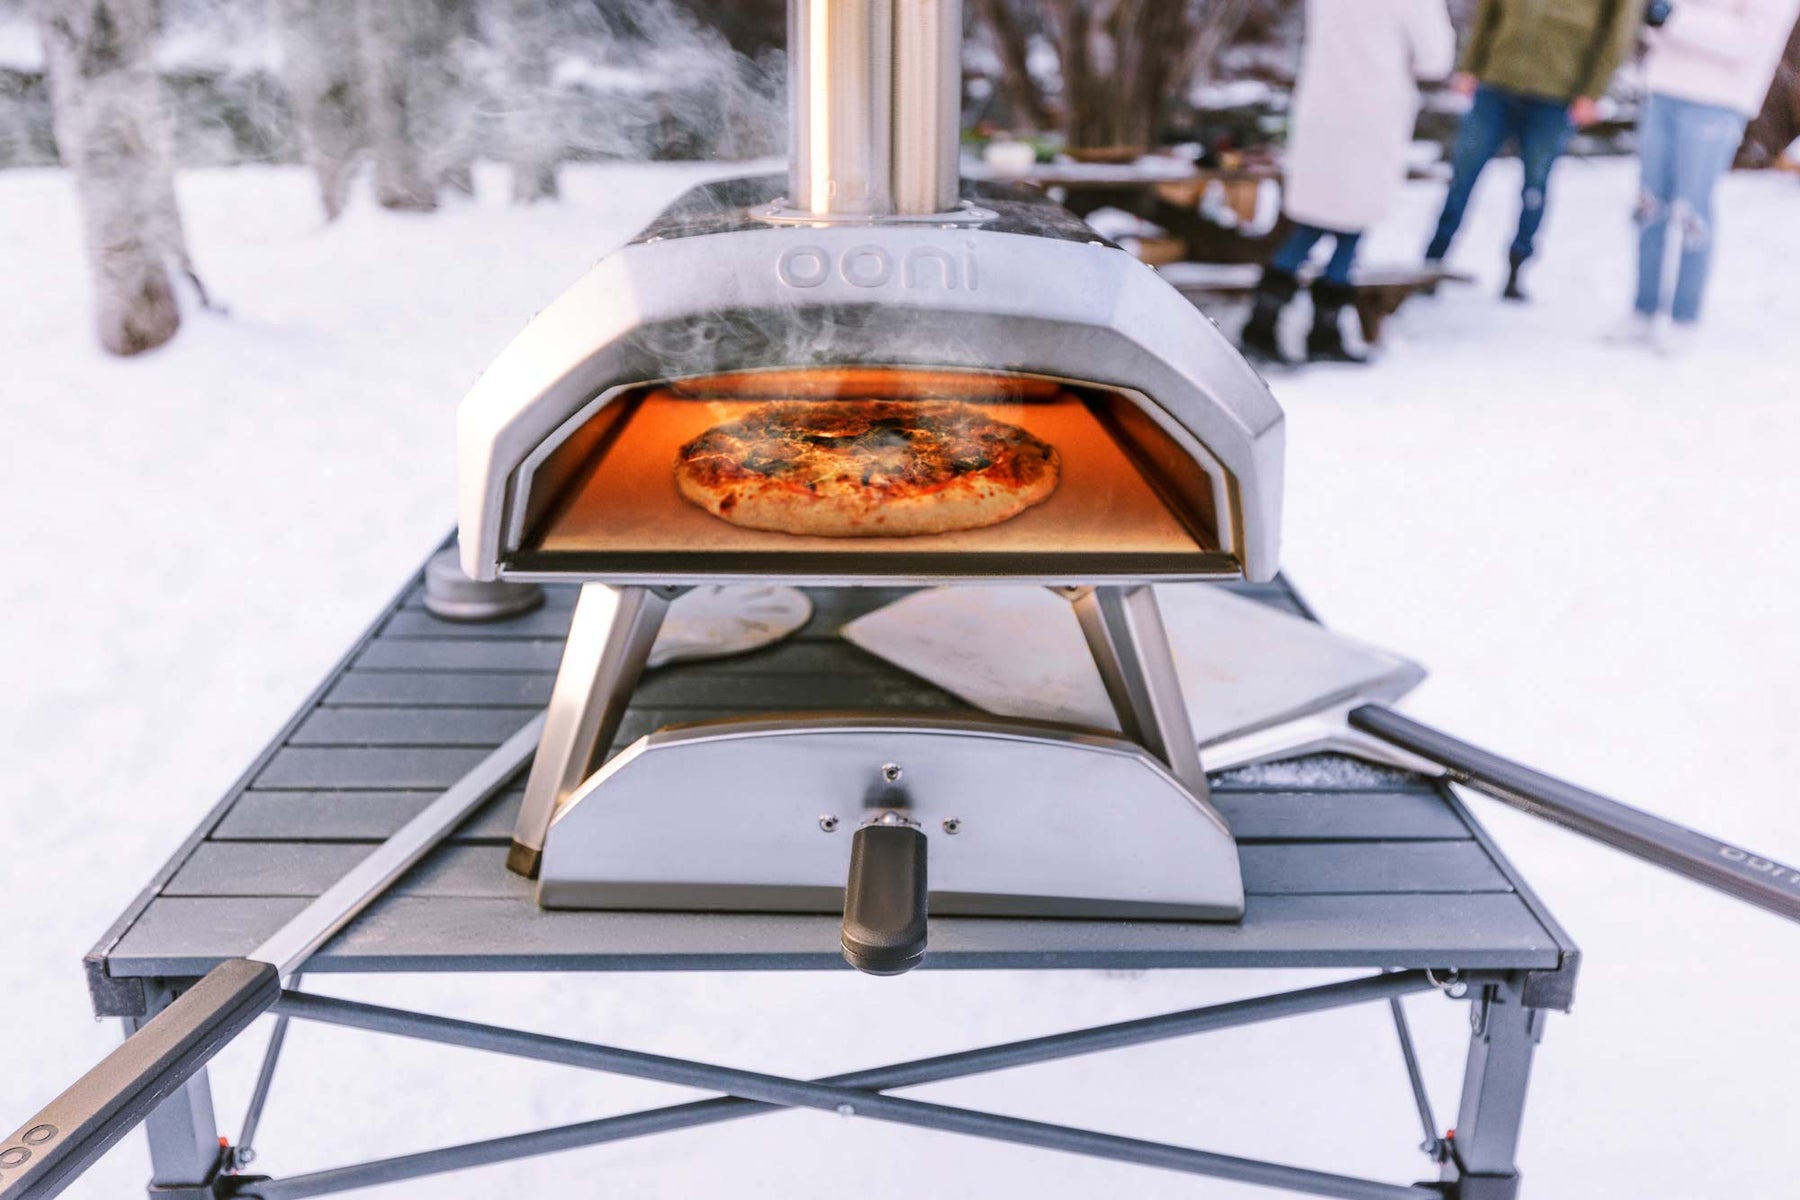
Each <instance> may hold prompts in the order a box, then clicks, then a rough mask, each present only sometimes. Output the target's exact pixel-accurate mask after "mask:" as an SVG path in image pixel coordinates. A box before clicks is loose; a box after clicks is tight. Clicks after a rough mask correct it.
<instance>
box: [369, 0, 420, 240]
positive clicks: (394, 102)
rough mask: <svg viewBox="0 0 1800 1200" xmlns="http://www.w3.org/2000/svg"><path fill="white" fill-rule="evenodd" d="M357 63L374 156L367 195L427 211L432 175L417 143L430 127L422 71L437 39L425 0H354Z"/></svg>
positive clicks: (395, 206)
mask: <svg viewBox="0 0 1800 1200" xmlns="http://www.w3.org/2000/svg"><path fill="white" fill-rule="evenodd" d="M354 7H355V9H356V18H357V20H356V33H357V51H358V54H357V62H358V66H359V69H360V73H361V76H362V88H361V92H362V102H363V106H364V114H365V117H366V120H367V125H368V134H369V148H370V150H371V151H373V153H374V157H375V199H376V202H377V203H379V204H380V205H381V206H382V207H383V208H392V209H399V210H402V211H406V212H431V211H432V210H434V209H436V208H437V186H436V181H435V180H434V179H433V178H432V177H431V176H430V175H428V174H427V173H426V168H425V164H424V162H423V161H422V153H421V146H422V143H423V142H424V139H425V136H426V134H427V133H428V131H429V128H430V123H431V122H430V114H429V113H428V112H427V105H428V103H429V99H428V98H429V93H430V91H431V88H430V85H429V83H428V82H427V81H426V79H425V76H426V74H427V73H428V72H431V71H441V70H442V63H441V62H437V61H434V60H433V58H432V54H431V52H432V50H433V48H434V44H435V42H436V41H437V39H438V38H439V35H440V31H439V30H437V29H435V28H434V25H435V24H436V15H437V14H436V12H435V11H434V10H435V5H433V4H432V3H431V0H357V2H356V3H355V5H354Z"/></svg>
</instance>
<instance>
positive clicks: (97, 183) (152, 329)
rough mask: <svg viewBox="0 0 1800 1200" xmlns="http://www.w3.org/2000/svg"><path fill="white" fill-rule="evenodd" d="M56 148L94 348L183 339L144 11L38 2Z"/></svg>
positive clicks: (177, 217)
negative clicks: (66, 175)
mask: <svg viewBox="0 0 1800 1200" xmlns="http://www.w3.org/2000/svg"><path fill="white" fill-rule="evenodd" d="M37 15H38V29H39V32H40V35H41V36H42V38H43V43H44V61H45V66H46V70H47V74H48V77H49V82H50V95H51V104H52V109H53V114H54V120H55V127H56V141H57V148H58V151H59V153H60V154H61V157H62V161H63V163H64V164H65V165H66V166H67V167H68V168H69V171H70V173H71V175H73V177H74V180H75V190H76V194H77V196H78V198H79V200H80V205H81V213H82V225H83V232H84V234H85V238H86V242H87V254H88V267H89V272H90V274H91V276H92V278H93V286H94V306H95V324H96V327H97V330H98V333H99V336H100V344H101V345H102V346H104V347H105V348H106V349H107V350H108V351H110V352H111V353H113V354H119V355H127V354H138V353H141V352H142V351H145V350H149V349H152V348H154V347H156V346H160V345H162V344H163V343H164V342H166V341H168V340H169V339H170V338H172V337H174V336H175V331H176V330H178V329H179V328H180V327H181V310H180V306H179V305H178V303H177V302H176V298H175V293H174V289H173V288H172V287H171V286H170V283H169V270H168V268H169V267H170V266H174V267H175V268H176V269H177V270H179V271H181V272H183V273H184V274H185V275H186V276H187V277H188V278H189V279H191V280H192V281H193V283H194V285H195V287H196V290H198V291H199V294H200V299H201V302H202V303H203V304H204V303H205V299H206V297H205V292H204V290H202V289H200V288H199V279H198V278H197V277H195V275H194V271H193V266H192V263H191V261H190V259H189V257H188V252H187V241H186V238H185V236H184V234H183V232H182V228H181V214H180V210H179V209H178V208H177V207H176V202H175V183H174V175H173V173H172V171H171V168H170V166H169V157H168V149H167V133H166V130H165V128H164V113H163V101H162V96H161V92H160V88H159V84H158V81H157V77H156V74H155V72H154V70H153V69H152V67H151V64H150V39H151V34H152V31H153V29H154V24H155V16H154V12H153V9H152V4H151V0H39V5H38V12H37Z"/></svg>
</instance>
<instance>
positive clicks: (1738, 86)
mask: <svg viewBox="0 0 1800 1200" xmlns="http://www.w3.org/2000/svg"><path fill="white" fill-rule="evenodd" d="M1796 16H1800V0H1678V2H1677V3H1676V5H1675V12H1674V15H1673V16H1671V17H1670V18H1669V23H1668V24H1667V25H1664V26H1663V27H1662V28H1661V29H1658V30H1656V31H1654V32H1653V33H1652V34H1651V35H1650V53H1649V54H1648V55H1647V56H1645V59H1644V86H1645V87H1646V88H1648V89H1649V90H1650V91H1653V92H1664V93H1666V94H1668V95H1671V96H1677V97H1679V98H1681V99H1683V100H1692V101H1695V102H1696V103H1699V104H1716V105H1718V106H1720V107H1721V108H1735V109H1737V110H1738V111H1739V112H1741V113H1743V114H1744V115H1745V116H1746V117H1754V116H1755V115H1756V114H1757V112H1758V110H1760V109H1761V108H1762V105H1763V98H1764V97H1765V96H1767V95H1768V92H1769V83H1770V81H1771V80H1773V79H1774V78H1775V68H1776V67H1777V66H1778V65H1779V64H1780V62H1781V52H1782V50H1783V49H1784V48H1785V47H1786V45H1787V39H1788V31H1789V30H1791V29H1793V27H1794V19H1795V17H1796Z"/></svg>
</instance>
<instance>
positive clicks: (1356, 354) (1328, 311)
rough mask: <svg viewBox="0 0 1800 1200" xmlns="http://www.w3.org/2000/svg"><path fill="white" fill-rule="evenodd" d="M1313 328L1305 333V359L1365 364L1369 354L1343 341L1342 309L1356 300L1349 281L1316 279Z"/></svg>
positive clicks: (1313, 289)
mask: <svg viewBox="0 0 1800 1200" xmlns="http://www.w3.org/2000/svg"><path fill="white" fill-rule="evenodd" d="M1312 296H1313V327H1312V332H1311V333H1309V334H1307V335H1306V361H1307V362H1336V363H1366V362H1368V361H1369V356H1368V355H1366V354H1364V353H1363V352H1362V351H1360V350H1353V349H1351V348H1350V347H1349V346H1346V345H1345V344H1344V310H1345V309H1347V308H1349V307H1350V305H1351V303H1352V302H1354V301H1355V299H1356V292H1355V290H1354V289H1353V288H1351V287H1350V286H1349V285H1348V284H1344V283H1333V282H1332V281H1331V280H1329V279H1315V280H1313V285H1312Z"/></svg>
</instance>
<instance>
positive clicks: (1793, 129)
mask: <svg viewBox="0 0 1800 1200" xmlns="http://www.w3.org/2000/svg"><path fill="white" fill-rule="evenodd" d="M1796 138H1800V25H1795V26H1794V31H1793V33H1792V34H1790V35H1789V36H1788V41H1787V50H1786V51H1785V52H1784V53H1783V54H1782V57H1781V66H1780V67H1778V68H1777V69H1776V72H1775V81H1774V82H1773V83H1772V84H1771V85H1770V86H1769V95H1768V98H1767V99H1765V100H1764V101H1763V106H1762V111H1761V112H1760V113H1758V114H1757V115H1756V119H1755V120H1754V121H1752V122H1750V127H1749V128H1748V129H1746V130H1745V131H1744V144H1743V146H1741V147H1740V148H1739V149H1738V159H1737V160H1738V165H1739V166H1744V167H1766V166H1769V165H1770V164H1771V163H1773V162H1774V161H1775V160H1776V159H1777V158H1779V157H1781V152H1782V151H1783V150H1786V149H1787V148H1788V147H1789V146H1791V145H1793V144H1794V139H1796Z"/></svg>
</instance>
